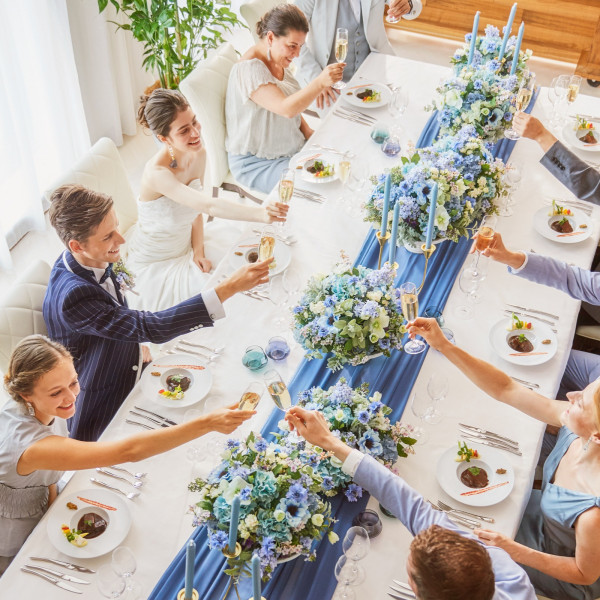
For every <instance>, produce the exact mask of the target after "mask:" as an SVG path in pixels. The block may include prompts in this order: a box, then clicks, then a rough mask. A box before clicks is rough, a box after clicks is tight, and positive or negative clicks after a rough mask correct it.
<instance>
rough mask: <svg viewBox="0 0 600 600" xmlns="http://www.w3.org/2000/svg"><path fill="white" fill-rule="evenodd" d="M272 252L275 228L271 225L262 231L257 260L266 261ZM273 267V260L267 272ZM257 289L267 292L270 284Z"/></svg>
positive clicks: (273, 249)
mask: <svg viewBox="0 0 600 600" xmlns="http://www.w3.org/2000/svg"><path fill="white" fill-rule="evenodd" d="M274 251H275V228H274V227H273V226H272V225H267V226H266V227H265V228H264V229H263V230H262V233H261V235H260V243H259V245H258V260H259V261H261V262H262V261H263V260H268V259H269V258H271V257H272V256H273V253H274ZM275 267H276V263H275V259H273V262H272V263H271V264H270V265H269V270H272V269H274V268H275ZM257 289H260V290H263V291H267V292H268V291H269V289H270V282H269V283H264V284H262V285H260V286H257Z"/></svg>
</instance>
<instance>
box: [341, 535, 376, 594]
mask: <svg viewBox="0 0 600 600" xmlns="http://www.w3.org/2000/svg"><path fill="white" fill-rule="evenodd" d="M370 545H371V542H370V540H369V534H368V533H367V530H366V529H365V528H364V527H350V529H348V531H347V532H346V535H345V536H344V541H343V542H342V549H343V550H344V554H345V555H346V556H347V557H348V558H349V559H350V560H351V561H352V573H353V574H354V582H355V583H361V582H363V581H364V579H365V571H364V569H363V568H362V567H361V566H360V565H359V564H358V561H359V560H362V559H363V558H364V557H365V556H366V555H367V553H368V552H369V547H370Z"/></svg>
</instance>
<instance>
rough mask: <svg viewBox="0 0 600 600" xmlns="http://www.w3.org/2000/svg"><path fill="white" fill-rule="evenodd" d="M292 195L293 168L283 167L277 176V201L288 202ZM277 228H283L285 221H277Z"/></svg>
mask: <svg viewBox="0 0 600 600" xmlns="http://www.w3.org/2000/svg"><path fill="white" fill-rule="evenodd" d="M293 195H294V169H284V170H283V172H282V173H281V177H280V178H279V201H280V202H282V203H283V204H289V203H290V202H291V200H292V196H293ZM278 226H279V230H280V231H283V230H284V229H285V222H283V223H281V222H280V223H278Z"/></svg>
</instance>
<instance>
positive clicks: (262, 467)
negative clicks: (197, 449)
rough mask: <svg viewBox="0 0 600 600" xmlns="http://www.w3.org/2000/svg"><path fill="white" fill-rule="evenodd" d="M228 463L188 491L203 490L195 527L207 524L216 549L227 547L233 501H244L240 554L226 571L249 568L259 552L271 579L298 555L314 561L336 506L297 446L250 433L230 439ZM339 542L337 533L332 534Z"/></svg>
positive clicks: (237, 573)
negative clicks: (317, 543) (279, 567)
mask: <svg viewBox="0 0 600 600" xmlns="http://www.w3.org/2000/svg"><path fill="white" fill-rule="evenodd" d="M222 456H223V462H222V463H221V464H220V465H219V466H218V467H216V468H215V469H214V470H213V471H212V472H211V473H210V474H209V476H208V477H207V479H206V480H204V479H200V478H198V479H196V480H195V481H193V482H192V483H191V484H190V485H189V490H190V491H194V492H200V499H199V501H198V502H197V503H196V505H195V506H192V507H191V511H192V513H193V514H194V526H198V525H204V524H205V525H206V526H207V527H208V531H209V533H208V539H209V545H210V547H211V548H215V549H219V550H222V549H224V548H226V547H227V546H228V533H227V532H228V531H229V527H230V521H231V515H232V503H233V499H234V498H235V497H236V496H237V495H239V497H240V499H241V504H240V512H239V525H238V529H237V539H238V542H239V543H240V545H241V547H242V552H241V554H240V555H239V556H238V557H236V558H231V559H228V565H229V568H228V569H227V570H226V571H225V572H226V573H227V574H228V575H230V576H232V577H233V578H234V579H237V578H239V576H240V575H241V573H242V571H244V569H246V570H247V569H248V567H247V565H248V564H249V562H250V560H251V558H252V555H253V553H254V552H257V553H258V556H259V558H260V563H261V569H262V574H263V579H269V578H270V575H271V573H272V572H273V570H274V569H275V567H276V566H277V561H278V560H282V559H285V558H289V557H292V556H296V555H303V556H305V557H306V560H310V561H312V560H314V559H315V552H314V550H312V546H313V543H314V542H315V541H319V540H321V539H322V538H323V536H324V535H325V534H326V533H327V532H328V530H329V529H330V528H331V525H332V524H333V522H334V521H333V519H332V517H331V505H330V504H329V502H327V501H326V500H324V498H323V497H321V496H320V495H319V493H320V492H321V491H322V490H323V476H322V475H321V474H320V473H318V472H317V471H315V470H314V469H313V468H312V467H311V466H310V464H309V463H308V462H307V461H306V460H303V458H302V457H301V451H300V450H299V449H295V448H293V447H290V446H289V445H288V446H284V445H281V444H278V443H274V442H267V441H266V440H265V439H264V438H262V437H261V436H260V435H255V434H254V433H251V434H250V435H249V436H248V438H247V439H246V440H245V441H237V440H233V439H230V440H229V441H228V443H227V448H226V450H225V452H224V453H223V455H222ZM328 537H329V541H330V542H331V543H335V542H336V541H337V539H338V538H337V535H336V534H335V533H334V532H333V531H329V533H328Z"/></svg>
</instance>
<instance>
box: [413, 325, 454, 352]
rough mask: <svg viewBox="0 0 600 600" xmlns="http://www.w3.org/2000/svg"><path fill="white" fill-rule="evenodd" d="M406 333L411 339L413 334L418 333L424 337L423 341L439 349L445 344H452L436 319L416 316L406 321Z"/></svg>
mask: <svg viewBox="0 0 600 600" xmlns="http://www.w3.org/2000/svg"><path fill="white" fill-rule="evenodd" d="M407 327H408V335H409V337H410V339H411V340H414V339H415V336H417V335H420V336H421V337H422V338H425V341H426V342H427V343H428V344H429V345H430V346H431V347H432V348H434V349H435V350H440V351H441V348H442V347H443V346H444V345H445V344H450V345H452V344H451V343H450V342H449V341H448V339H447V338H446V336H445V335H444V332H443V331H442V330H441V329H440V326H439V325H438V322H437V320H436V319H424V318H423V317H418V318H417V319H415V320H414V321H411V322H410V323H408V326H407Z"/></svg>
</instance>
